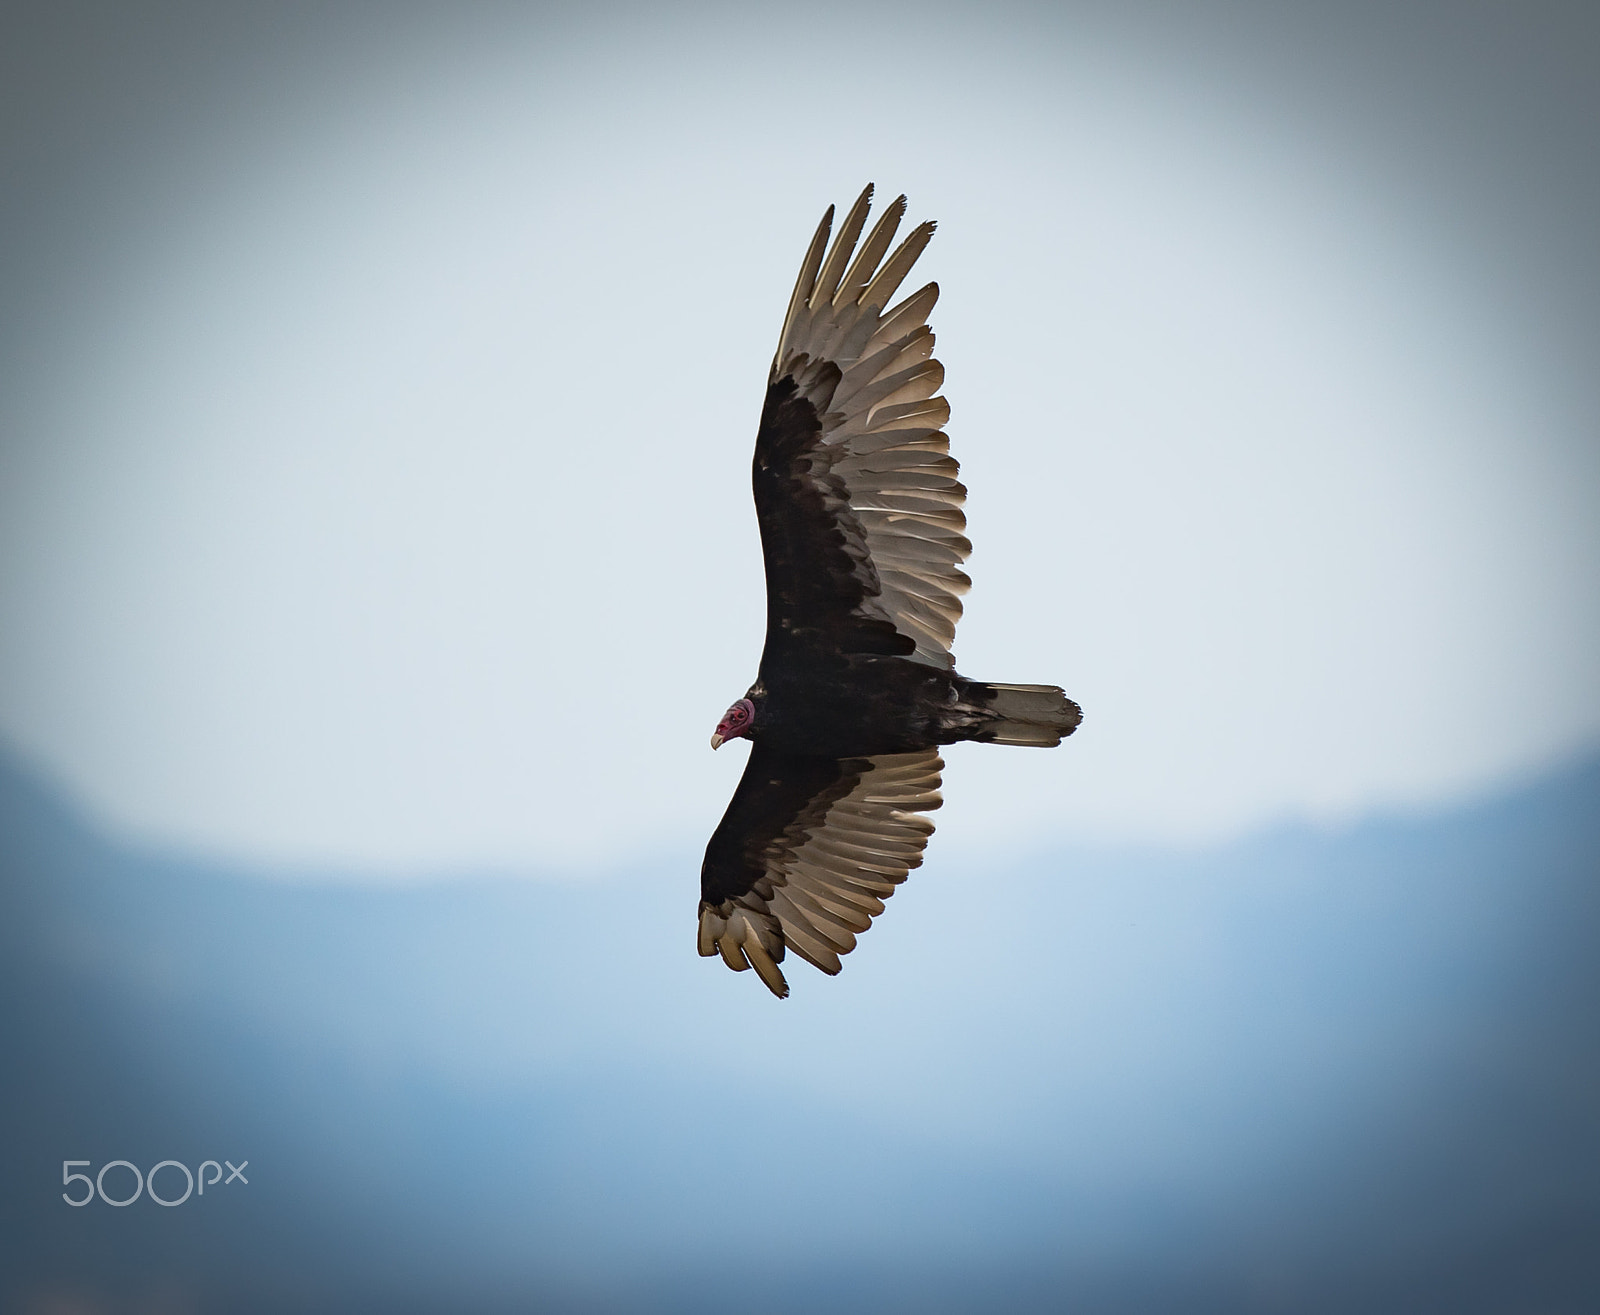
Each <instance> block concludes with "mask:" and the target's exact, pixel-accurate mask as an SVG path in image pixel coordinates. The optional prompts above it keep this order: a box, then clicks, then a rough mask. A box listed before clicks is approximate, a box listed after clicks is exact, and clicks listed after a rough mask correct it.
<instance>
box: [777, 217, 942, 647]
mask: <svg viewBox="0 0 1600 1315" xmlns="http://www.w3.org/2000/svg"><path fill="white" fill-rule="evenodd" d="M871 198H872V189H871V188H870V187H868V188H867V190H866V191H864V192H863V193H862V194H861V197H860V199H859V200H857V202H856V203H855V205H854V206H853V207H852V208H851V210H850V213H849V214H848V215H847V216H846V217H845V221H844V223H843V225H842V226H841V227H840V229H839V235H838V237H837V238H836V239H835V241H834V243H833V247H832V249H831V250H830V251H829V252H828V255H827V259H826V260H825V261H824V259H823V249H824V247H825V246H826V244H827V240H828V230H829V227H830V225H831V223H832V220H833V210H832V208H831V207H830V208H829V210H828V213H827V214H826V215H824V216H823V219H822V223H821V225H820V226H819V227H818V228H817V233H816V236H815V237H814V238H813V239H812V241H811V248H810V250H809V251H808V252H807V253H806V260H805V264H804V265H803V266H802V267H801V270H800V278H799V280H798V282H796V284H795V289H794V296H793V297H792V298H791V299H790V303H789V313H788V315H787V316H786V317H785V318H784V324H783V334H782V336H781V337H780V338H779V340H778V352H777V355H776V356H775V357H774V358H773V362H772V373H771V375H770V377H769V380H768V389H767V401H766V405H765V407H764V408H763V411H762V417H761V429H760V432H759V433H758V435H757V437H756V455H755V464H754V485H755V498H756V513H757V517H758V519H759V521H760V524H761V545H762V552H763V554H764V556H765V559H766V571H767V650H766V653H765V654H763V658H762V661H763V665H765V664H766V663H767V662H768V661H771V660H775V659H778V658H782V657H789V656H799V654H798V653H795V651H794V650H795V649H797V648H798V649H799V650H801V651H803V650H805V649H807V648H812V647H816V646H820V647H824V648H826V649H828V650H829V651H832V652H849V653H899V654H903V655H904V656H907V657H912V658H914V659H915V660H917V661H919V662H925V663H927V664H929V665H930V666H935V667H941V668H949V667H951V666H953V665H954V662H953V659H952V658H951V656H950V643H951V641H952V639H953V638H954V637H955V628H956V621H957V620H958V619H959V618H960V616H961V597H960V596H961V595H962V594H964V593H965V592H966V591H967V589H968V587H969V586H970V585H971V583H972V582H971V581H970V580H969V579H968V578H967V576H966V574H965V572H963V571H962V570H961V563H962V562H963V561H965V560H966V557H967V554H968V553H969V552H971V551H972V544H971V543H970V542H969V541H968V540H967V538H966V536H965V535H964V534H963V533H962V531H963V530H965V529H966V523H967V521H966V517H965V516H964V515H963V514H962V511H961V506H962V503H963V502H965V500H966V494H967V491H966V489H965V488H964V487H962V485H961V484H960V482H959V481H958V480H957V479H956V474H957V470H958V467H957V465H956V463H955V461H954V460H953V459H952V458H951V456H950V445H949V441H948V439H947V438H946V436H945V434H944V432H943V426H944V424H945V422H946V421H947V420H948V419H949V418H950V407H949V404H948V403H947V402H946V401H945V400H944V398H942V397H939V396H937V393H938V391H939V388H940V386H941V385H942V384H943V382H944V367H943V366H942V365H940V364H939V362H938V361H936V360H934V359H933V330H932V329H930V328H929V327H928V313H929V312H930V311H931V310H932V309H933V305H934V302H936V301H937V300H938V298H939V286H938V284H936V283H929V284H928V285H927V286H926V287H924V288H922V289H921V290H920V291H917V292H914V293H912V294H911V296H909V297H907V298H905V300H903V301H901V302H900V303H899V304H898V305H895V306H892V307H890V308H889V309H888V311H887V312H885V311H884V307H885V306H886V305H887V304H888V301H889V298H891V297H893V296H894V295H895V293H896V292H897V291H898V290H899V287H900V284H901V283H902V282H903V281H904V279H905V277H906V275H907V274H908V273H909V272H910V270H911V266H912V265H913V264H914V263H915V261H916V259H917V257H918V256H919V255H921V254H922V249H923V248H924V247H925V246H927V244H928V239H929V238H930V237H932V236H933V225H932V224H931V223H926V224H921V225H919V226H918V227H917V228H916V229H914V230H913V231H912V233H911V235H910V236H909V237H908V238H906V240H905V241H904V242H902V243H901V244H900V246H899V247H898V248H896V250H895V252H894V254H893V255H891V256H890V257H889V258H888V260H886V261H884V263H883V264H882V266H881V267H880V266H879V264H878V262H879V261H880V260H883V255H884V252H886V251H887V250H888V249H889V244H890V242H891V241H892V240H893V238H894V234H895V229H896V228H897V227H898V225H899V222H900V218H901V216H902V215H903V214H904V213H905V208H906V199H905V197H903V196H902V197H900V198H899V199H898V200H896V201H895V202H894V203H893V204H892V205H891V206H889V208H888V209H887V210H886V211H885V212H884V215H883V217H882V218H881V219H880V220H879V221H878V223H877V224H876V225H875V226H874V228H873V230H872V232H871V233H870V234H869V235H868V237H867V240H866V242H865V243H864V244H863V245H862V248H861V250H860V252H859V253H857V254H856V255H855V258H854V259H853V260H852V259H851V253H852V251H853V250H854V248H855V244H856V240H857V238H859V237H860V235H861V230H862V228H863V226H864V225H865V223H866V219H867V210H868V206H869V203H870V201H871Z"/></svg>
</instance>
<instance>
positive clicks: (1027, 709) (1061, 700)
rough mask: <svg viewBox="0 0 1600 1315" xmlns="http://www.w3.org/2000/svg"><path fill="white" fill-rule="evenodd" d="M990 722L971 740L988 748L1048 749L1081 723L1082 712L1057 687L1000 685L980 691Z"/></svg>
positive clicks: (991, 685)
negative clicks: (992, 745) (1013, 746)
mask: <svg viewBox="0 0 1600 1315" xmlns="http://www.w3.org/2000/svg"><path fill="white" fill-rule="evenodd" d="M981 688H982V689H983V691H984V696H985V699H986V701H987V702H988V711H989V713H990V715H991V716H992V717H994V718H995V720H994V721H992V722H990V723H989V724H988V725H986V726H984V727H983V729H982V730H980V731H979V732H978V734H977V735H976V736H975V737H974V738H976V739H979V740H983V741H985V742H987V743H991V744H1022V745H1029V746H1032V747H1035V748H1040V749H1051V748H1054V747H1055V746H1056V745H1058V744H1060V743H1061V741H1062V740H1063V739H1064V738H1065V737H1066V736H1068V735H1071V734H1072V732H1073V731H1075V730H1077V729H1078V723H1079V722H1080V721H1082V720H1083V710H1082V709H1081V708H1080V707H1078V705H1077V704H1076V703H1074V702H1073V701H1072V700H1071V699H1069V698H1068V697H1067V695H1066V691H1065V690H1063V689H1062V688H1061V687H1060V686H1059V685H1002V684H999V683H998V682H988V683H985V684H984V685H983V686H982V687H981Z"/></svg>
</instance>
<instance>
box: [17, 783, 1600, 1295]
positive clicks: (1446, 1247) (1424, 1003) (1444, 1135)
mask: <svg viewBox="0 0 1600 1315" xmlns="http://www.w3.org/2000/svg"><path fill="white" fill-rule="evenodd" d="M697 858H698V856H697V855H695V854H689V853H682V854H670V855H663V856H662V857H661V858H660V860H659V861H657V862H655V863H653V864H651V865H650V866H649V867H647V868H644V867H641V868H640V869H638V870H633V871H627V872H619V873H617V874H615V875H614V876H612V877H610V878H607V879H604V880H593V881H587V882H576V881H571V882H568V881H554V880H552V881H550V882H547V883H526V884H515V883H510V882H478V883H454V884H436V885H429V886H417V887H409V888H404V889H371V888H361V887H357V886H354V885H334V884H322V885H308V884H298V885H297V884H289V883H285V882H278V881H273V880H270V879H267V878H266V877H264V876H261V875H256V876H250V875H246V874H241V873H236V872H227V871H212V870H208V869H207V868H205V867H203V866H201V865H197V864H194V863H190V862H182V861H178V860H173V859H169V858H166V857H163V856H162V855H159V854H153V853H136V852H132V851H129V850H127V849H124V848H120V847H118V846H116V845H113V844H110V843H108V842H106V841H105V840H104V839H102V838H101V837H100V836H99V835H98V834H97V833H96V832H95V831H94V829H93V828H92V827H90V826H89V825H88V824H87V823H86V822H85V821H84V819H82V818H81V817H79V816H77V815H76V814H75V813H74V812H72V811H71V810H70V809H69V808H68V807H66V806H65V805H64V804H63V803H62V802H61V801H60V800H59V799H58V798H56V797H55V796H53V795H52V794H51V793H50V792H49V791H47V790H45V789H43V788H42V787H40V786H39V785H38V784H36V783H35V782H33V781H32V780H30V779H29V777H28V776H27V775H26V774H25V773H24V772H23V771H22V770H21V769H19V768H18V767H16V766H15V765H14V764H9V763H6V762H4V761H0V964H3V967H0V976H3V981H4V989H3V991H0V1046H3V1053H4V1056H5V1070H4V1077H3V1079H0V1126H3V1132H0V1152H3V1159H4V1163H5V1165H6V1166H7V1167H6V1172H5V1176H4V1180H3V1182H4V1185H3V1188H0V1301H4V1302H6V1303H7V1305H6V1309H11V1310H17V1311H30V1312H31V1311H38V1312H44V1311H64V1310H68V1309H71V1310H74V1311H83V1312H92V1311H134V1310H139V1311H157V1310H170V1311H175V1312H176V1311H189V1312H212V1311H257V1310H259V1311H281V1310H287V1309H295V1310H328V1311H335V1310H337V1311H344V1310H363V1309H365V1310H372V1311H417V1312H423V1311H439V1312H447V1311H450V1312H455V1311H485V1312H488V1311H500V1310H506V1311H511V1310H525V1309H530V1308H537V1309H541V1310H650V1311H656V1310H684V1311H690V1310H693V1311H697V1312H700V1311H728V1312H735V1311H738V1312H745V1311H791V1310H792V1311H802V1310H804V1311H814V1310H817V1309H826V1310H843V1311H849V1310H860V1311H895V1310H903V1311H908V1312H909V1311H917V1312H924V1311H939V1310H950V1311H966V1310H972V1311H978V1310H992V1309H1018V1310H1071V1311H1074V1312H1152V1311H1172V1312H1185V1313H1186V1315H1187V1313H1189V1312H1218V1315H1221V1313H1222V1312H1229V1313H1230V1315H1231V1313H1233V1312H1279V1311H1281V1312H1302V1311H1304V1312H1329V1315H1332V1313H1333V1312H1340V1313H1341V1315H1342V1313H1343V1312H1349V1311H1357V1310H1359V1311H1363V1312H1377V1311H1394V1312H1402V1311H1403V1312H1414V1311H1424V1310H1438V1311H1450V1312H1486V1313H1487V1312H1502V1311H1503V1312H1511V1311H1539V1312H1546V1313H1549V1312H1574V1313H1576V1312H1580V1311H1582V1312H1590V1311H1593V1310H1595V1309H1600V1259H1597V1258H1596V1257H1600V1245H1597V1240H1600V762H1591V763H1588V764H1585V765H1583V766H1581V767H1578V768H1575V769H1573V770H1570V771H1567V772H1565V773H1562V774H1559V775H1556V776H1553V777H1551V778H1549V779H1546V780H1544V781H1541V782H1538V783H1536V784H1533V785H1530V786H1528V787H1527V788H1524V789H1520V790H1518V791H1516V792H1514V793H1510V794H1507V795H1505V796H1503V797H1499V798H1494V799H1488V800H1484V801H1480V802H1479V803H1477V804H1475V805H1473V806H1471V807H1465V808H1461V809H1458V810H1455V811H1452V812H1448V813H1440V814H1437V815H1432V816H1427V817H1415V818H1386V819H1384V818H1380V819H1374V820H1371V821H1369V822H1366V823H1364V824H1362V825H1360V826H1356V827H1353V828H1350V829H1348V830H1344V831H1340V832H1336V833H1334V832H1318V831H1314V830H1310V829H1305V828H1286V829H1281V830H1277V831H1274V832H1272V833H1270V834H1266V835H1262V836H1259V837H1257V838H1255V839H1253V840H1251V841H1249V842H1247V843H1241V844H1237V845H1232V846H1228V847H1225V848H1221V849H1216V850H1210V851H1205V852H1198V853H1183V852H1168V851H1156V850H1151V851H1148V852H1107V851H1075V850H1067V849H1063V850H1060V851H1057V852H1052V853H1049V854H1043V855H1039V856H1037V857H1035V858H1033V859H1031V860H1028V861H1021V860H1018V859H1012V860H1009V861H1007V863H1006V864H1004V865H1003V866H1000V867H997V868H995V869H991V870H986V871H973V870H970V869H960V868H958V867H956V866H954V865H946V864H944V863H942V862H941V859H940V856H939V852H938V846H937V844H936V845H935V846H934V848H933V851H932V854H931V856H930V861H929V864H928V866H927V867H926V868H925V869H923V870H922V871H920V872H919V873H917V874H915V875H914V877H913V879H912V881H911V882H910V883H908V885H907V886H906V887H905V888H904V889H903V890H902V891H901V892H900V893H898V894H897V895H896V896H895V899H894V901H893V904H892V905H891V907H890V910H889V914H888V915H887V916H886V917H885V918H883V919H882V920H881V922H880V923H879V924H878V926H876V927H875V928H874V929H873V930H872V931H871V932H870V933H869V934H868V935H867V936H866V937H865V938H863V941H862V945H861V948H860V949H859V950H858V951H857V953H856V954H854V955H852V956H851V958H850V960H849V961H847V965H846V968H845V971H844V973H843V975H842V976H840V977H839V978H837V979H832V980H830V979H827V978H824V977H823V976H822V975H821V974H818V973H814V972H811V971H809V970H808V969H806V968H805V967H804V966H803V965H797V966H796V968H795V970H794V972H793V973H792V974H791V980H792V981H793V982H794V987H795V994H794V997H793V998H792V999H790V1000H788V1001H785V1002H781V1003H780V1002H777V1001H775V1000H773V999H771V998H770V997H769V996H768V995H767V994H766V992H765V991H763V990H761V989H760V986H759V983H756V982H754V981H752V980H750V979H749V977H748V976H745V977H736V976H734V975H733V974H730V973H728V972H726V971H725V970H722V969H721V968H720V967H718V966H717V965H715V964H707V963H704V962H702V961H701V960H699V959H698V958H697V956H696V955H695V954H694V951H693V928H694V900H695V884H696V873H697ZM115 1159H124V1160H129V1161H131V1162H133V1163H134V1164H136V1165H138V1166H140V1167H141V1168H143V1169H148V1168H149V1167H150V1166H152V1165H154V1164H155V1163H157V1162H158V1161H161V1160H167V1159H174V1160H178V1161H181V1162H183V1163H184V1164H185V1165H187V1166H189V1167H190V1168H191V1169H192V1168H193V1167H195V1166H198V1165H199V1164H200V1163H201V1162H202V1161H203V1160H207V1159H210V1160H216V1161H219V1162H220V1161H223V1160H231V1161H232V1162H233V1163H234V1164H236V1165H237V1164H239V1163H240V1162H241V1161H242V1160H246V1159H248V1161H249V1167H248V1168H247V1169H246V1170H245V1174H246V1175H247V1176H248V1178H249V1182H248V1184H244V1183H242V1182H236V1183H233V1184H229V1185H227V1186H225V1187H224V1186H222V1185H220V1184H219V1185H217V1186H215V1187H212V1188H208V1193H207V1195H206V1196H205V1197H204V1198H203V1199H201V1198H198V1197H192V1198H191V1199H190V1200H188V1201H186V1202H185V1203H184V1204H183V1205H181V1206H177V1207H174V1208H172V1209H162V1208H161V1207H159V1206H156V1205H153V1204H152V1203H151V1202H150V1201H149V1200H148V1199H144V1198H141V1199H139V1200H137V1201H136V1202H135V1203H134V1204H133V1205H131V1206H129V1207H127V1208H124V1209H113V1208H111V1207H109V1206H107V1205H105V1204H104V1203H103V1202H101V1201H99V1200H96V1201H94V1202H93V1203H92V1204H91V1205H89V1206H86V1207H84V1208H82V1209H74V1208H72V1207H71V1206H68V1205H67V1204H65V1203H64V1202H63V1201H62V1199H61V1193H62V1191H63V1187H62V1184H61V1178H62V1161H63V1160H88V1161H90V1165H91V1172H94V1171H97V1170H98V1168H99V1167H100V1166H101V1165H103V1164H105V1163H106V1162H108V1161H110V1160H115ZM114 1172H116V1173H125V1172H126V1171H122V1170H118V1171H114ZM165 1172H166V1173H167V1175H168V1176H167V1178H166V1179H164V1180H163V1184H164V1186H163V1190H164V1191H166V1192H167V1193H169V1194H171V1193H172V1192H173V1191H174V1190H181V1187H182V1181H181V1179H182V1175H181V1173H178V1172H177V1171H175V1170H170V1169H169V1170H167V1171H165ZM107 1181H108V1187H111V1186H112V1184H113V1182H115V1181H121V1180H120V1179H114V1180H113V1179H108V1180H107ZM127 1181H128V1182H129V1183H130V1184H131V1182H132V1179H131V1177H129V1178H128V1179H127ZM171 1184H177V1188H176V1189H175V1188H174V1187H173V1186H171ZM73 1303H76V1304H73Z"/></svg>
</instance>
